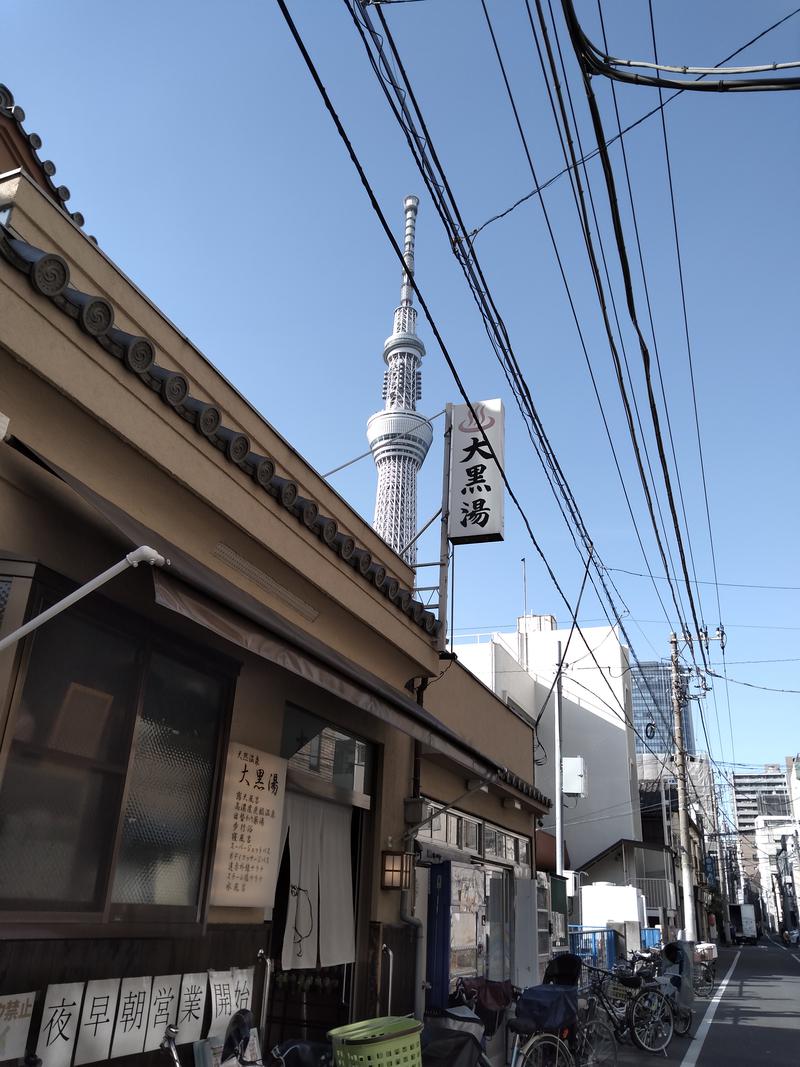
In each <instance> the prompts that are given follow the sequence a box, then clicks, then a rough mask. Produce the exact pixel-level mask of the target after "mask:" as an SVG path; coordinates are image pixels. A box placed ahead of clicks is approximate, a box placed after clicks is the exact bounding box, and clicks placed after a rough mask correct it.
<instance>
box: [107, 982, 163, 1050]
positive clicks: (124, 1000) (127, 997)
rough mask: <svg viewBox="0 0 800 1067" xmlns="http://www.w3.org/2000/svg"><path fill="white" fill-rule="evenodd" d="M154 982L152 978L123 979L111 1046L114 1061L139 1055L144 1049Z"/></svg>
mask: <svg viewBox="0 0 800 1067" xmlns="http://www.w3.org/2000/svg"><path fill="white" fill-rule="evenodd" d="M152 982H153V979H152V978H123V979H122V986H121V988H120V991H119V1008H118V1010H117V1025H116V1026H115V1027H114V1040H113V1042H112V1044H111V1058H112V1059H116V1058H117V1056H130V1055H133V1054H138V1053H140V1052H141V1051H142V1050H143V1049H144V1035H145V1033H146V1031H147V1013H148V1010H149V1008H150V989H151V986H152Z"/></svg>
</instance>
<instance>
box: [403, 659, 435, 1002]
mask: <svg viewBox="0 0 800 1067" xmlns="http://www.w3.org/2000/svg"><path fill="white" fill-rule="evenodd" d="M427 688H428V679H427V678H422V679H421V681H420V683H419V685H418V686H417V703H418V704H419V706H420V707H422V706H423V699H424V696H425V690H426V689H427ZM421 762H422V746H421V745H420V743H419V741H415V742H414V766H413V771H412V776H411V795H412V796H413V797H414V798H417V797H419V795H420V765H421ZM416 837H417V835H416V834H412V835H411V836H410V837H408V838H406V848H407V849H408V851H409V852H411V853H413V852H414V842H415V841H416ZM412 902H413V896H412V893H411V890H410V889H404V890H403V891H402V893H401V894H400V918H401V919H402V921H403V922H404V923H406V924H407V925H408V926H411V927H413V928H414V1018H415V1019H418V1020H419V1021H420V1022H422V1021H423V1020H424V1017H425V989H426V986H427V981H426V959H425V957H426V952H427V938H426V930H425V924H424V923H423V921H422V919H420V917H419V916H418V915H414V914H412Z"/></svg>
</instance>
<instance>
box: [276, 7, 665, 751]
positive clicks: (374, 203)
mask: <svg viewBox="0 0 800 1067" xmlns="http://www.w3.org/2000/svg"><path fill="white" fill-rule="evenodd" d="M277 2H278V6H279V8H280V10H281V14H282V15H283V17H284V21H285V22H286V24H287V26H288V28H289V31H290V33H291V35H292V37H293V39H294V41H295V44H296V45H297V47H298V50H299V51H300V54H301V56H302V58H303V61H304V62H305V64H306V67H307V69H308V71H309V73H310V75H311V77H312V79H313V81H314V84H315V85H316V87H317V91H318V92H319V94H320V96H321V98H322V101H323V103H324V105H325V108H326V110H327V111H328V114H329V115H330V117H331V120H332V121H333V123H334V125H335V127H336V130H337V133H338V134H339V137H340V139H341V140H342V143H343V144H344V146H345V148H346V150H347V153H348V155H349V156H350V160H351V162H352V164H353V166H354V167H355V169H356V172H357V174H358V177H359V180H360V181H361V184H362V186H363V188H364V191H365V192H366V194H367V197H368V199H369V202H370V205H371V207H372V210H373V211H374V213H375V214H376V216H377V217H378V220H379V222H380V224H381V227H382V228H383V231H384V233H385V235H386V237H387V240H388V241H389V243H390V245H391V247H392V249H393V250H394V253H395V255H396V256H397V258H398V261H399V262H400V263H401V264H404V263H405V260H404V258H403V250H402V249H401V248H400V246H399V245H398V243H397V241H396V240H395V237H394V234H393V232H392V229H391V227H390V226H389V223H388V221H387V219H386V216H385V215H384V213H383V210H382V208H381V206H380V204H379V203H378V200H377V198H376V196H375V192H374V190H373V188H372V185H371V184H370V182H369V179H368V178H367V175H366V172H365V171H364V168H363V166H362V165H361V161H360V160H359V158H358V156H357V154H356V151H355V149H354V147H353V145H352V142H351V141H350V139H349V137H348V135H347V132H346V130H345V129H344V126H343V125H342V122H341V119H340V118H339V115H338V113H337V112H336V109H335V108H334V106H333V104H332V102H331V99H330V97H329V96H328V92H327V90H326V88H325V86H324V84H323V82H322V79H321V77H320V75H319V72H318V71H317V69H316V66H315V65H314V62H313V60H312V59H311V56H310V54H309V52H308V49H307V48H306V46H305V43H304V42H303V39H302V37H301V36H300V33H299V31H298V29H297V26H296V25H295V23H294V20H293V19H292V16H291V14H290V12H289V10H288V8H287V6H286V3H285V0H277ZM380 14H381V12H380V10H379V15H380ZM409 284H410V285H411V287H412V288H413V290H414V292H415V294H416V296H417V299H418V300H419V304H420V307H421V308H422V311H423V314H424V315H425V318H426V319H427V321H428V325H429V326H430V328H431V331H432V332H433V335H434V337H435V338H436V342H437V344H438V346H439V349H440V351H441V353H442V356H443V358H444V360H445V362H446V364H447V366H448V368H449V370H450V373H451V375H452V376H453V380H454V382H455V384H456V387H457V389H458V391H459V393H460V394H461V396H462V398H463V399H464V402H465V403H466V404H467V406H468V408H469V411H470V414H471V415H472V417H473V419H475V425H476V426H477V427H479V428H480V422H479V420H478V418H477V416H476V413H475V409H474V406H473V404H472V402H471V401H470V399H469V396H468V395H467V392H466V389H465V387H464V384H463V382H462V380H461V376H460V375H459V373H458V370H457V368H456V366H455V363H454V362H453V359H452V357H451V356H450V353H449V351H448V349H447V346H446V344H445V342H444V339H443V338H442V336H441V333H440V331H439V328H438V326H437V324H436V321H435V320H434V318H433V315H432V313H431V311H430V309H429V307H428V304H427V301H426V300H425V297H424V295H423V294H422V292H421V291H420V288H419V285H418V284H417V282H416V279H415V278H414V276H413V275H410V276H409ZM481 433H482V436H483V443H484V444H485V446H486V447H487V448H488V449H489V451H490V453H491V454H492V457H493V459H494V461H495V463H496V464H497V469H498V471H499V473H500V476H501V478H502V480H503V483H504V484H505V487H506V490H507V491H508V494H509V497H510V498H511V500H512V502H513V503H514V506H515V508H516V509H517V512H518V513H519V515H520V518H521V519H522V522H523V525H524V526H525V529H526V531H527V533H528V536H529V538H530V540H531V543H532V544H533V547H534V548H535V550H536V552H537V554H538V555H539V557H540V559H541V560H542V563H543V564H544V567H545V570H546V571H547V574H548V576H549V578H550V580H551V582H552V583H553V586H554V588H555V589H556V592H557V593H558V595H559V596H560V597H561V599H562V600H563V602H564V604H565V605H566V607H567V610H568V611H569V612H570V616H571V618H572V619H573V620H575V626H576V629H577V630H578V633H579V634H581V637H582V638H583V640H584V643H586V639H585V637H584V636H583V633H582V631H581V629H580V627H579V626H578V624H577V621H576V620H577V612H576V611H574V610H573V609H572V607H571V605H570V603H569V600H568V599H567V597H566V594H565V593H564V591H563V589H562V588H561V585H560V583H559V581H558V579H557V578H556V575H555V573H554V571H553V569H552V567H551V565H550V563H549V561H548V560H547V557H546V556H545V554H544V552H543V550H542V548H541V546H540V545H539V542H538V541H537V539H536V535H535V534H534V532H533V529H532V527H531V524H530V520H529V519H528V516H527V514H526V513H525V510H524V509H523V507H522V505H521V503H520V501H519V499H518V497H517V495H516V493H515V492H514V489H513V487H512V486H511V484H510V482H509V479H508V476H507V474H506V472H505V469H504V466H503V464H502V463H501V461H500V459H499V457H498V456H497V455H496V454H495V453H494V449H493V448H492V445H491V443H490V442H489V440H488V438H487V437H486V435H485V433H483V431H482V430H481ZM587 647H588V645H587ZM595 662H597V661H596V660H595ZM597 667H598V670H600V673H601V676H603V675H602V670H601V669H600V665H599V663H598V664H597ZM603 680H604V681H605V682H606V684H607V685H608V688H609V690H610V691H611V695H612V696H613V697H614V699H615V700H616V702H617V703H618V704H619V706H620V708H621V710H622V716H621V718H622V719H623V721H625V722H628V723H629V724H630V725H631V727H632V728H633V729H634V730H635V729H636V727H635V725H634V724H633V723H631V722H630V720H629V719H628V718H627V716H626V714H625V708H624V706H623V705H622V703H621V702H620V700H619V697H618V696H617V694H616V692H615V690H614V688H613V686H612V685H611V682H610V681H609V680H608V679H606V678H605V676H603ZM598 699H600V698H598ZM603 703H605V702H603ZM606 706H608V707H610V705H606ZM611 710H612V711H613V712H614V714H617V715H618V714H619V713H618V712H616V710H615V709H613V708H611ZM644 743H645V744H646V742H644ZM653 754H654V755H657V754H656V753H653Z"/></svg>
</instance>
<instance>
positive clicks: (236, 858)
mask: <svg viewBox="0 0 800 1067" xmlns="http://www.w3.org/2000/svg"><path fill="white" fill-rule="evenodd" d="M285 795H286V760H285V759H281V758H280V756H273V755H272V754H271V753H269V752H261V751H260V750H259V749H256V748H252V747H251V746H249V745H243V744H240V743H239V742H237V741H231V743H230V745H229V747H228V759H227V763H226V765H225V784H224V786H223V789H222V806H221V810H220V817H219V828H218V831H217V848H216V853H215V856H214V876H213V879H212V882H211V903H212V904H213V905H215V906H222V907H229V908H231V907H233V908H271V907H272V906H273V904H274V902H275V884H276V882H277V879H278V867H279V865H280V860H281V858H280V856H279V854H278V851H279V849H280V843H281V831H282V827H283V802H284V797H285Z"/></svg>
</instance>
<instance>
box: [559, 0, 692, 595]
mask: <svg viewBox="0 0 800 1067" xmlns="http://www.w3.org/2000/svg"><path fill="white" fill-rule="evenodd" d="M549 3H550V0H548V4H549ZM597 11H598V15H599V17H600V28H601V32H602V34H603V43H604V44H605V40H606V31H605V22H604V19H603V8H602V3H601V0H597ZM550 13H551V18H552V17H553V15H552V7H551V9H550ZM559 54H560V48H559ZM562 69H563V59H562ZM611 97H612V101H613V104H614V115H615V117H616V122H617V130H618V131H619V132H620V150H621V153H622V163H623V167H624V172H625V182H626V185H627V189H628V201H629V203H630V208H631V222H632V224H633V232H634V237H635V239H636V250H637V254H638V259H639V269H640V271H641V275H642V286H643V289H644V296H645V303H646V306H647V317H648V321H649V324H650V335H651V337H652V339H653V355H654V357H655V363H656V370H657V371H658V382H659V388H660V390H661V400H662V403H663V405H664V416H665V419H666V424H667V434H668V437H669V444H670V451H671V453H672V462H673V465H674V467H675V475H676V478H677V483H678V497H679V499H680V503H681V513H682V515H683V521H684V525H685V526H686V534H687V540H688V545H689V559H690V561H691V564H692V576H693V578H694V579H696V578H697V571H696V568H695V562H694V551H693V549H692V542H691V538H690V536H689V520H688V517H687V514H686V503H685V499H684V495H683V482H682V479H681V475H680V467H679V466H678V456H677V452H676V449H675V438H674V435H673V432H672V419H671V418H670V411H669V403H668V401H667V392H666V388H665V386H664V375H663V372H662V368H661V354H660V352H659V347H658V339H657V336H656V328H655V321H654V318H653V306H652V302H651V300H650V286H649V284H648V280H647V271H646V270H645V265H644V253H643V251H642V241H641V235H640V232H639V220H638V217H637V214H636V204H635V201H634V198H633V184H632V181H631V174H630V168H629V166H628V151H627V148H626V145H625V140H624V138H622V136H621V133H622V122H621V118H620V112H619V105H618V102H617V92H616V86H615V85H614V83H613V82H612V83H611ZM659 100H660V102H661V105H662V109H661V118H662V121H663V118H664V113H663V104H664V101H663V98H662V97H659ZM573 119H574V112H573ZM574 121H575V124H576V127H577V120H574ZM587 181H588V176H587ZM671 560H672V557H671V556H670V562H671ZM673 570H674V568H673ZM673 580H674V578H673ZM698 603H700V594H699V591H698ZM700 611H701V615H702V604H701V605H700Z"/></svg>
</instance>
